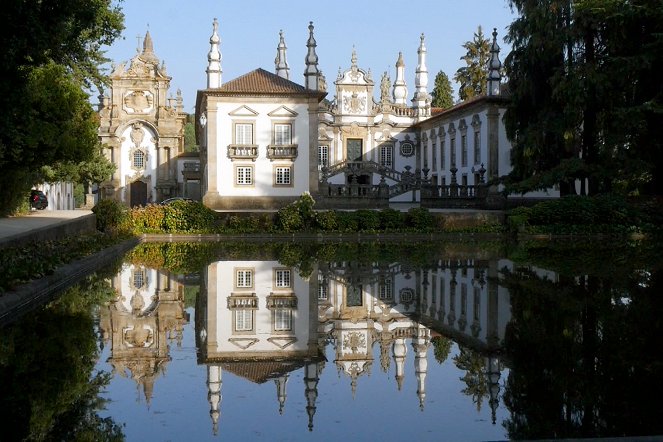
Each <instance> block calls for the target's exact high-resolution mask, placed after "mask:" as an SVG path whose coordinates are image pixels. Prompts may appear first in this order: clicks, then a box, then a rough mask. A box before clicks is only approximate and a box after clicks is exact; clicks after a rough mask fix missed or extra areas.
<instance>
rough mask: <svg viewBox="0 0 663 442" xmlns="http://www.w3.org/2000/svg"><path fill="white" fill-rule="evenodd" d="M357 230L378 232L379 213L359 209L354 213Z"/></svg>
mask: <svg viewBox="0 0 663 442" xmlns="http://www.w3.org/2000/svg"><path fill="white" fill-rule="evenodd" d="M355 217H356V218H357V223H358V224H359V230H363V231H368V232H374V231H376V230H380V213H379V212H376V211H375V210H368V209H359V210H357V211H356V212H355Z"/></svg>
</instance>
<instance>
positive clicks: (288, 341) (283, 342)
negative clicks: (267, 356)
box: [267, 336, 297, 350]
mask: <svg viewBox="0 0 663 442" xmlns="http://www.w3.org/2000/svg"><path fill="white" fill-rule="evenodd" d="M267 340H268V341H269V342H271V343H272V344H274V345H276V346H277V347H278V348H280V349H281V350H284V349H285V348H286V347H289V346H291V345H292V344H294V343H295V342H297V338H295V337H294V336H290V337H283V338H267Z"/></svg>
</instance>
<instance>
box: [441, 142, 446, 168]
mask: <svg viewBox="0 0 663 442" xmlns="http://www.w3.org/2000/svg"><path fill="white" fill-rule="evenodd" d="M445 147H446V143H445V142H444V140H440V163H441V165H440V167H441V168H442V170H444V169H445V168H446V167H447V165H446V159H445V157H446V152H445V151H444V149H445Z"/></svg>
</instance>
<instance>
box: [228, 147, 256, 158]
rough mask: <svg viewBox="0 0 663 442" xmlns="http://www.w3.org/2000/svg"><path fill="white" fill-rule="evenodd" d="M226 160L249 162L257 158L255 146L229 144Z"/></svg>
mask: <svg viewBox="0 0 663 442" xmlns="http://www.w3.org/2000/svg"><path fill="white" fill-rule="evenodd" d="M228 158H230V159H231V160H233V161H234V160H251V161H255V160H256V158H258V145H257V144H230V145H228Z"/></svg>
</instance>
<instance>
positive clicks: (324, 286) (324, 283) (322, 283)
mask: <svg viewBox="0 0 663 442" xmlns="http://www.w3.org/2000/svg"><path fill="white" fill-rule="evenodd" d="M328 287H329V281H328V280H327V278H325V277H324V276H322V275H320V276H318V300H319V301H326V300H327V299H328V297H329V293H328Z"/></svg>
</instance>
